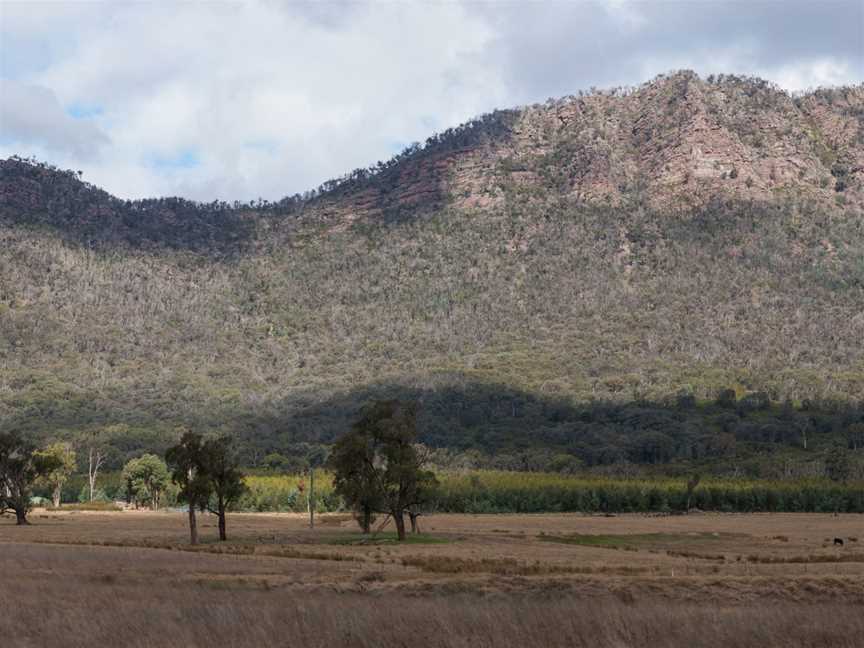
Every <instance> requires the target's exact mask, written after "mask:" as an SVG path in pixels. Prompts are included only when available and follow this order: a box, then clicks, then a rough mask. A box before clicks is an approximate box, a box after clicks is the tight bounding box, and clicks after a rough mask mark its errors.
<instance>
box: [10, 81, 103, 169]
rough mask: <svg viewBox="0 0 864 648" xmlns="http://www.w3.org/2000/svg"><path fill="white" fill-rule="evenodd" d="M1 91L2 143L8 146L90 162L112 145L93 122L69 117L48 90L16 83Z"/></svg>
mask: <svg viewBox="0 0 864 648" xmlns="http://www.w3.org/2000/svg"><path fill="white" fill-rule="evenodd" d="M0 88H2V93H3V100H2V101H0V141H4V142H5V144H6V145H24V146H27V145H36V146H38V147H41V148H44V149H46V150H48V151H52V152H54V153H55V154H61V155H63V154H68V155H72V156H74V157H76V158H79V159H82V160H89V159H92V158H93V156H94V155H96V153H97V151H98V150H99V149H100V148H101V147H103V146H104V145H106V144H108V143H109V139H108V137H107V136H106V135H105V134H104V133H103V132H102V131H101V130H100V129H99V128H98V127H97V126H96V125H95V124H94V123H93V121H92V120H91V119H75V118H73V117H71V116H70V115H68V114H67V113H66V111H64V110H63V108H62V107H61V106H60V102H58V101H57V96H56V95H55V94H54V92H52V91H51V90H49V89H48V88H46V87H43V86H40V85H32V84H26V83H19V82H17V81H4V82H3V84H2V86H0Z"/></svg>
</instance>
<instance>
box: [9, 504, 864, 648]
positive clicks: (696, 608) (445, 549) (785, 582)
mask: <svg viewBox="0 0 864 648" xmlns="http://www.w3.org/2000/svg"><path fill="white" fill-rule="evenodd" d="M31 520H32V522H33V524H32V526H30V527H24V528H21V527H16V526H15V525H14V523H13V521H12V520H10V519H8V518H5V519H0V574H2V577H0V611H2V614H0V645H2V646H4V647H5V646H11V647H17V646H33V647H37V646H40V647H41V646H88V648H92V647H93V646H142V647H143V646H184V647H185V646H271V645H272V646H288V645H302V646H305V647H307V648H309V647H318V646H321V647H324V646H338V645H347V646H382V647H389V646H412V647H414V648H416V647H424V646H440V647H445V646H446V647H450V646H454V647H455V646H472V647H474V646H496V647H498V646H504V647H508V646H514V647H515V646H586V647H588V646H591V647H595V646H596V647H599V648H613V647H615V648H620V647H625V646H643V645H651V646H652V647H653V648H660V647H665V646H669V647H679V646H688V647H689V646H708V647H715V646H716V647H718V648H719V647H721V646H722V647H724V648H725V647H736V646H741V647H743V646H760V647H762V646H777V647H780V646H783V647H787V646H792V647H795V646H800V647H804V646H808V647H817V646H832V647H842V648H846V647H848V648H852V647H856V648H857V647H860V646H864V517H862V516H853V515H847V516H843V515H841V516H832V515H819V514H774V515H771V514H764V515H762V514H725V515H724V514H718V515H691V516H656V517H653V516H640V515H620V516H616V517H600V516H582V515H572V514H567V515H563V514H562V515H555V514H550V515H512V516H508V515H485V516H484V515H477V516H469V515H439V516H434V517H429V518H423V519H421V526H422V530H423V532H424V533H423V535H421V536H419V537H415V538H412V539H411V541H410V542H408V543H406V544H404V545H396V544H395V543H394V542H393V541H392V537H391V536H390V535H389V534H388V533H387V532H386V530H385V532H384V533H382V534H380V535H379V536H378V537H376V538H374V539H372V540H369V539H364V538H362V537H361V536H360V535H359V534H358V533H357V531H356V525H355V524H354V522H353V521H352V520H351V518H350V517H349V516H347V515H325V516H320V517H319V524H318V525H317V526H316V529H315V530H314V531H313V530H310V529H309V528H308V526H307V520H306V519H305V518H304V517H303V516H299V515H292V514H249V515H241V514H236V515H232V516H231V517H230V518H229V527H228V531H229V542H228V543H225V544H219V543H216V542H215V535H216V532H215V519H213V518H210V517H208V516H204V517H203V519H202V522H203V529H202V531H203V535H204V539H205V543H204V544H202V545H200V546H199V547H197V548H195V549H194V550H191V548H190V547H189V546H188V544H187V542H188V540H187V530H186V526H185V516H184V515H182V514H180V513H168V512H165V513H161V512H160V513H148V512H118V513H90V512H68V513H67V512H53V511H36V512H34V513H33V514H32V516H31ZM835 537H837V538H842V539H843V541H844V545H843V546H842V547H840V546H835V545H834V543H833V540H834V538H835ZM859 537H860V538H861V540H859Z"/></svg>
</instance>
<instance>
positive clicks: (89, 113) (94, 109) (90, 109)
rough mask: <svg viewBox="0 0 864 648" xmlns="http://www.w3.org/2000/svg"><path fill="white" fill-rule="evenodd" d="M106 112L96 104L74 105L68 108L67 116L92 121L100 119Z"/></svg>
mask: <svg viewBox="0 0 864 648" xmlns="http://www.w3.org/2000/svg"><path fill="white" fill-rule="evenodd" d="M104 112H105V111H104V110H103V109H102V106H97V105H95V104H92V105H91V104H84V103H73V104H71V105H69V106H66V114H67V115H69V116H70V117H74V118H75V119H92V118H93V117H99V116H100V115H101V114H102V113H104Z"/></svg>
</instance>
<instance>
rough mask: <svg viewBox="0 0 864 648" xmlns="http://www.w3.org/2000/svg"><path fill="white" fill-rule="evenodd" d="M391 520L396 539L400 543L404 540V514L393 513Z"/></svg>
mask: <svg viewBox="0 0 864 648" xmlns="http://www.w3.org/2000/svg"><path fill="white" fill-rule="evenodd" d="M393 520H394V521H395V522H396V537H397V538H398V539H399V542H402V541H404V540H405V514H404V513H403V512H402V511H396V512H394V513H393Z"/></svg>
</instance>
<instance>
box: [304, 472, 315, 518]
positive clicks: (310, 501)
mask: <svg viewBox="0 0 864 648" xmlns="http://www.w3.org/2000/svg"><path fill="white" fill-rule="evenodd" d="M306 505H307V506H308V507H309V528H310V529H313V530H314V529H315V469H314V468H309V493H308V494H307V495H306Z"/></svg>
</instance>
